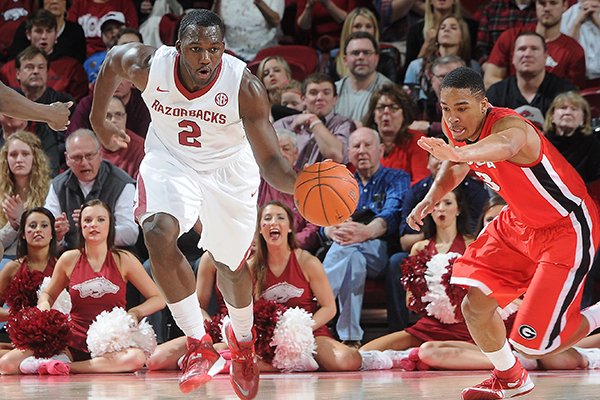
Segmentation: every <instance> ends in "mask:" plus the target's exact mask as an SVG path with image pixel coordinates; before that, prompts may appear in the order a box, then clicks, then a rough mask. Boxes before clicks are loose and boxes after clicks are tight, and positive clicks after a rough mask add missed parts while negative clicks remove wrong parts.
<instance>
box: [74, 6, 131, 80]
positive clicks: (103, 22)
mask: <svg viewBox="0 0 600 400" xmlns="http://www.w3.org/2000/svg"><path fill="white" fill-rule="evenodd" d="M109 1H110V0H109ZM98 24H99V25H100V38H101V39H102V43H103V44H104V48H102V49H100V50H97V51H96V52H94V53H93V54H91V55H90V56H89V57H88V58H87V59H86V60H85V62H84V63H83V68H85V72H86V73H87V77H88V81H89V82H90V83H94V82H96V77H97V76H98V72H99V71H100V66H101V65H102V62H104V58H105V57H106V52H107V51H108V50H110V49H112V48H113V46H115V45H116V44H117V34H118V33H119V30H121V28H124V27H125V26H127V25H126V24H125V17H124V16H123V14H122V13H115V12H111V13H108V14H106V15H105V16H104V17H102V18H101V19H100V21H98ZM88 49H89V47H88Z"/></svg>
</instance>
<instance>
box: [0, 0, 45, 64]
mask: <svg viewBox="0 0 600 400" xmlns="http://www.w3.org/2000/svg"><path fill="white" fill-rule="evenodd" d="M36 3H37V2H36V1H35V0H12V1H3V2H2V4H1V5H0V64H1V63H3V62H5V61H7V60H8V58H9V57H8V56H9V48H10V46H11V43H12V41H13V38H14V37H15V32H16V31H17V29H18V28H19V26H20V25H21V24H22V23H23V22H25V20H26V19H27V16H28V15H29V13H31V12H32V11H34V10H35V9H36V8H37V4H36Z"/></svg>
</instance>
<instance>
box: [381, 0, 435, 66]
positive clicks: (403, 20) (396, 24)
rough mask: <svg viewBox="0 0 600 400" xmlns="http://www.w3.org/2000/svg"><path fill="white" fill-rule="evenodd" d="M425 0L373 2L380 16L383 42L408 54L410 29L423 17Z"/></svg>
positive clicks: (383, 0)
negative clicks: (407, 41)
mask: <svg viewBox="0 0 600 400" xmlns="http://www.w3.org/2000/svg"><path fill="white" fill-rule="evenodd" d="M424 3H425V2H424V0H395V1H386V0H373V1H372V6H373V8H374V10H375V12H376V13H377V15H378V16H379V28H380V32H381V36H380V39H381V41H382V42H393V43H394V45H395V46H396V47H398V48H400V49H402V54H405V53H406V35H407V33H408V29H409V28H410V27H411V26H413V25H414V24H415V23H417V22H418V21H420V20H421V18H422V17H423V13H424V11H423V9H424Z"/></svg>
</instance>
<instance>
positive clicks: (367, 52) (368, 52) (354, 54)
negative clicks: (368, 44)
mask: <svg viewBox="0 0 600 400" xmlns="http://www.w3.org/2000/svg"><path fill="white" fill-rule="evenodd" d="M361 53H362V54H364V55H365V57H369V56H372V55H373V54H375V51H373V50H352V51H350V52H348V54H349V55H351V56H352V57H358V56H360V54H361Z"/></svg>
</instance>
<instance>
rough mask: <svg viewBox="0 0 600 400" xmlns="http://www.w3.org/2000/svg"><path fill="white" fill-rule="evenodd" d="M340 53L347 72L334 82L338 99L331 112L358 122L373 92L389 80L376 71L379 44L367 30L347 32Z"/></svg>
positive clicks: (388, 82) (364, 112)
mask: <svg viewBox="0 0 600 400" xmlns="http://www.w3.org/2000/svg"><path fill="white" fill-rule="evenodd" d="M344 54H345V55H344V64H345V65H346V69H347V70H348V75H346V76H344V77H343V78H342V79H340V80H339V81H337V82H336V83H335V85H336V90H337V92H338V100H337V102H336V103H335V107H334V111H335V112H336V113H337V114H340V115H342V116H344V117H348V118H351V119H352V120H354V121H356V122H359V123H360V121H361V120H362V119H363V117H364V116H365V114H366V112H367V111H368V105H369V100H370V99H371V95H372V94H373V92H375V91H376V90H377V89H379V88H380V87H381V86H382V85H385V84H392V81H390V80H389V79H388V78H386V77H385V75H383V74H382V73H380V72H377V70H376V68H377V63H378V62H379V45H378V44H377V40H375V38H374V37H373V35H371V34H370V33H368V32H360V31H359V32H354V33H352V34H350V36H348V38H347V40H346V45H345V47H344Z"/></svg>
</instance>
